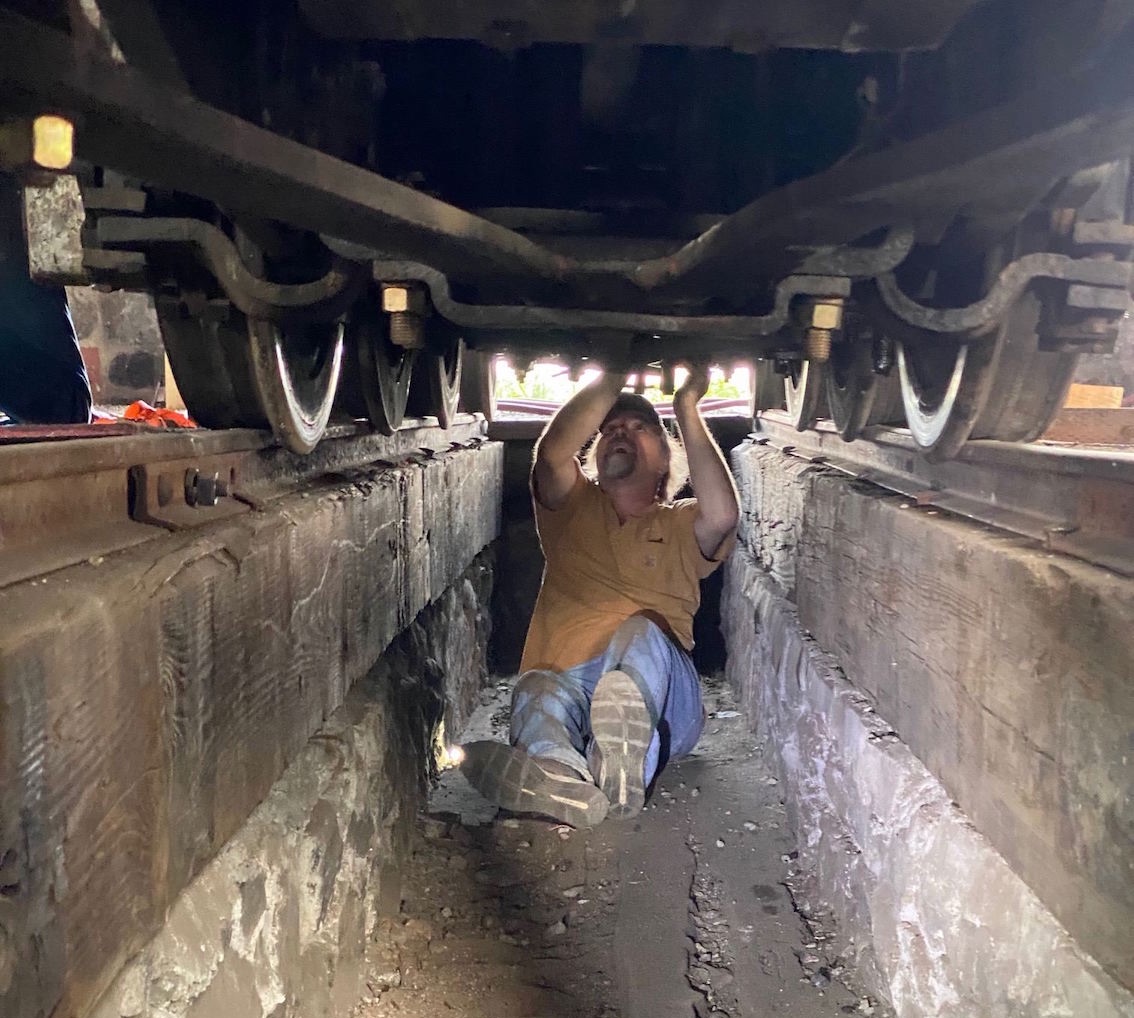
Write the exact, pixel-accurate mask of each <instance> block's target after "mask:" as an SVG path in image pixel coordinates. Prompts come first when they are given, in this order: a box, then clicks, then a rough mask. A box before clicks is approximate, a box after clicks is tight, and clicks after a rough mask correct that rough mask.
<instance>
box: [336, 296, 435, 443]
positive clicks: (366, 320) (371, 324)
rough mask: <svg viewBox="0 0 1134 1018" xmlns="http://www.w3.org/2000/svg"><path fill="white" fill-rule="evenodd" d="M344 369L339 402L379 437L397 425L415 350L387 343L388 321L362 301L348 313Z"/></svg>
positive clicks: (403, 406) (401, 414)
mask: <svg viewBox="0 0 1134 1018" xmlns="http://www.w3.org/2000/svg"><path fill="white" fill-rule="evenodd" d="M345 347H346V348H345V352H344V355H343V356H344V357H345V358H346V366H345V367H344V370H343V375H342V379H341V380H340V382H339V401H340V403H341V404H342V405H343V407H344V408H345V409H346V410H347V411H349V412H350V414H351V415H352V416H355V417H365V418H367V420H369V421H370V423H371V425H372V426H373V427H374V429H375V430H376V431H378V432H380V433H381V434H383V435H392V434H393V433H394V432H395V431H397V430H398V428H399V427H400V426H401V423H402V420H403V419H404V417H405V414H406V404H407V401H408V400H409V390H410V380H411V378H412V377H413V365H414V360H415V359H416V354H417V351H416V350H410V349H406V348H405V347H401V346H397V345H396V344H395V343H393V342H391V340H390V327H389V319H388V318H387V316H386V315H384V314H381V313H380V312H378V311H377V310H376V309H375V308H373V307H372V306H370V305H369V304H367V303H365V302H360V303H359V305H358V306H357V307H356V308H355V310H354V312H352V314H351V316H350V318H349V320H348V322H347V327H346V335H345Z"/></svg>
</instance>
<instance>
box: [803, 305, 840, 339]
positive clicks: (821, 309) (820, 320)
mask: <svg viewBox="0 0 1134 1018" xmlns="http://www.w3.org/2000/svg"><path fill="white" fill-rule="evenodd" d="M810 312H811V313H810V316H809V320H808V322H807V324H808V326H809V327H810V328H813V329H825V330H827V331H828V332H831V331H833V330H834V329H839V328H842V325H843V301H842V298H841V297H831V298H827V299H825V300H821V301H816V302H815V303H814V304H812V305H811V308H810Z"/></svg>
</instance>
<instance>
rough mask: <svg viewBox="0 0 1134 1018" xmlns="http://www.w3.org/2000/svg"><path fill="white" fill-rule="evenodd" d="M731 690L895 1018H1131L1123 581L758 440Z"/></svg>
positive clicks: (1131, 869) (743, 472)
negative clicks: (766, 749) (770, 758)
mask: <svg viewBox="0 0 1134 1018" xmlns="http://www.w3.org/2000/svg"><path fill="white" fill-rule="evenodd" d="M732 462H733V467H734V471H735V473H736V475H737V479H738V483H739V485H740V488H741V493H742V501H743V505H744V519H743V524H742V534H741V543H740V546H739V547H738V549H737V552H736V554H735V555H734V556H733V558H732V560H731V561H730V563H729V565H728V566H727V570H728V572H727V577H726V586H725V606H724V610H723V615H724V618H725V626H726V637H727V641H728V645H729V663H728V677H729V680H730V682H731V684H732V685H733V686H734V687H735V688H736V689H737V690H738V691H739V693H740V695H741V697H742V699H743V701H744V702H745V703H746V705H747V707H748V710H749V714H750V716H751V717H752V718H753V719H754V723H755V724H756V725H757V728H758V733H759V735H760V737H761V738H762V739H764V740H765V741H766V742H767V744H768V745H769V746H770V747H772V750H773V755H774V756H775V758H776V760H777V762H778V765H779V768H780V770H781V776H782V779H783V787H784V789H785V798H786V803H787V806H788V811H789V817H790V820H791V824H792V826H793V829H794V833H795V835H796V837H797V839H798V843H799V846H800V860H799V865H800V867H801V869H802V870H803V871H804V873H806V874H807V875H808V880H809V885H810V890H809V892H808V893H806V894H804V895H802V896H801V900H800V902H799V903H800V905H801V907H802V908H803V909H805V910H811V911H813V912H816V913H818V914H825V915H827V916H829V917H831V918H833V920H834V923H835V926H836V928H837V938H836V943H837V945H838V948H839V950H840V951H841V953H842V954H843V955H845V956H847V957H848V958H850V959H851V960H852V961H853V963H854V964H855V965H856V966H857V967H858V969H859V971H860V973H861V976H862V978H863V979H864V981H865V982H866V984H867V987H868V989H870V990H872V991H873V992H875V993H877V994H878V995H879V996H881V997H883V998H886V999H889V1000H890V1001H891V1002H892V1003H893V1005H894V1007H895V1010H896V1011H897V1013H898V1015H899V1016H901V1018H934V1016H942V1018H944V1016H948V1018H967V1016H972V1018H1008V1016H1024V1015H1027V1016H1033V1015H1034V1016H1067V1018H1071V1016H1073V1018H1104V1016H1106V1018H1111V1016H1115V1015H1127V1016H1129V1015H1134V997H1132V996H1131V993H1130V984H1131V978H1132V976H1131V973H1132V969H1131V967H1130V964H1129V962H1130V959H1131V957H1134V940H1132V937H1134V933H1132V931H1134V853H1132V851H1131V832H1132V830H1134V809H1132V803H1131V798H1130V792H1131V788H1134V753H1132V752H1131V750H1132V748H1134V747H1132V746H1131V743H1130V739H1131V732H1132V731H1134V687H1132V686H1131V683H1130V675H1131V671H1130V661H1131V654H1130V651H1131V646H1132V643H1131V640H1132V639H1134V637H1132V635H1131V630H1130V620H1131V619H1132V618H1134V583H1132V582H1131V581H1129V580H1125V579H1122V578H1119V577H1116V576H1113V575H1111V574H1108V573H1106V572H1104V571H1102V570H1097V569H1093V568H1091V567H1089V566H1086V565H1083V564H1082V563H1078V562H1075V561H1072V560H1069V559H1066V558H1062V557H1060V556H1055V555H1051V554H1047V553H1044V552H1042V551H1040V550H1037V549H1035V548H1034V547H1032V546H1030V545H1029V544H1028V543H1027V542H1024V541H1021V540H1016V539H1014V538H1011V537H1008V536H1006V535H1004V534H1002V533H999V532H994V531H991V530H989V529H987V528H983V527H979V526H977V525H974V524H971V523H968V522H966V521H961V520H958V519H955V518H950V517H947V516H945V515H943V514H941V513H939V512H937V511H935V510H929V511H927V510H924V509H917V508H916V507H912V506H909V505H908V504H907V503H905V502H904V501H903V500H902V499H900V498H897V497H894V496H890V495H887V494H884V493H882V492H881V491H879V490H878V489H875V488H873V487H871V486H869V485H864V484H861V483H858V482H855V481H852V480H850V479H848V478H846V477H845V476H842V475H839V474H837V473H835V472H834V471H830V470H826V469H824V468H822V467H815V466H812V465H810V464H808V463H805V462H803V461H800V460H797V459H793V458H791V457H790V456H787V455H784V454H783V453H780V452H778V451H775V450H771V449H767V448H762V447H759V446H755V445H746V446H742V447H741V448H739V449H738V450H737V451H736V452H735V453H734V454H733V457H732Z"/></svg>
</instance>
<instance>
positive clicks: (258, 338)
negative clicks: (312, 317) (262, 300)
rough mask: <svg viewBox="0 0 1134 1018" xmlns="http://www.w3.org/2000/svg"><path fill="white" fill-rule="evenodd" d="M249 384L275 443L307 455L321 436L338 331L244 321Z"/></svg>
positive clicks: (336, 368)
mask: <svg viewBox="0 0 1134 1018" xmlns="http://www.w3.org/2000/svg"><path fill="white" fill-rule="evenodd" d="M248 349H249V352H250V355H251V357H250V360H251V366H252V380H253V383H254V385H255V387H256V395H257V397H258V399H259V403H260V406H261V408H262V409H263V411H264V415H265V417H266V418H267V420H268V424H269V425H270V426H271V429H272V432H273V434H275V436H276V439H277V440H278V441H279V442H280V443H281V444H282V445H284V446H286V447H287V448H288V449H290V450H291V451H292V452H295V453H300V454H304V453H309V452H310V451H311V450H312V449H314V448H315V446H316V445H318V444H319V439H321V438H322V437H323V433H324V432H325V431H326V430H327V421H328V420H329V419H330V416H331V408H332V406H333V405H334V401H335V391H336V389H337V388H338V384H339V374H340V372H341V370H342V361H343V325H342V323H340V322H331V323H325V324H318V325H294V324H291V325H280V324H278V323H276V322H269V321H265V320H263V319H256V318H250V319H248Z"/></svg>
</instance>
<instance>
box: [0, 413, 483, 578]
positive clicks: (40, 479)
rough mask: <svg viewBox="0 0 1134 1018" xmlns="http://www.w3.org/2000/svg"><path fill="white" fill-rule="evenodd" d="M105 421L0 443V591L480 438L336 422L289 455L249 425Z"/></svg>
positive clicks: (453, 431)
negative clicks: (127, 425) (211, 494)
mask: <svg viewBox="0 0 1134 1018" xmlns="http://www.w3.org/2000/svg"><path fill="white" fill-rule="evenodd" d="M112 428H113V426H111V425H99V426H89V427H88V429H87V432H86V433H87V434H91V435H95V436H98V437H92V438H89V439H85V440H72V441H65V440H60V441H56V442H52V443H50V444H49V445H43V444H23V443H21V444H14V445H9V446H4V445H0V588H3V587H5V586H7V585H9V584H12V583H16V582H18V581H20V580H24V579H27V578H29V577H34V576H40V575H44V574H47V573H50V572H53V571H54V570H57V569H60V568H63V567H64V566H68V565H72V564H74V563H77V562H82V561H85V560H91V559H101V558H103V557H105V556H106V555H109V554H111V553H113V552H115V551H120V550H122V549H124V548H129V547H132V546H134V545H138V544H143V543H145V542H147V541H152V540H154V539H156V538H158V537H160V536H161V535H162V534H163V533H164V532H165V531H167V530H177V529H187V528H192V527H194V526H200V525H204V524H209V523H213V522H216V521H218V520H221V519H225V518H228V517H232V516H238V515H241V514H243V513H245V512H248V511H249V509H250V508H255V509H259V508H262V507H263V506H265V505H267V504H269V503H270V502H272V501H273V500H275V499H277V498H280V497H282V496H284V495H286V494H288V493H290V492H293V491H295V490H296V489H297V488H298V487H300V486H302V485H303V484H305V483H309V482H312V481H314V480H316V479H318V478H320V477H325V476H327V475H329V474H336V473H341V472H343V471H346V470H351V469H354V468H357V467H359V466H361V465H365V464H373V463H376V462H384V463H398V462H403V461H405V460H406V459H408V458H413V457H415V456H430V455H435V454H436V453H439V452H442V451H444V450H446V449H449V448H450V447H452V446H454V445H463V444H466V443H470V442H477V441H481V440H483V438H484V434H485V424H484V421H483V420H482V419H480V418H477V417H474V416H472V415H468V414H466V415H462V417H460V418H459V419H458V420H457V422H456V423H454V425H453V426H452V427H451V428H449V429H448V430H445V431H443V430H441V429H440V428H438V427H436V425H435V424H433V423H432V422H431V421H429V420H428V419H425V420H421V419H419V420H410V421H407V422H406V424H405V426H404V427H402V428H401V429H400V430H399V431H398V432H397V433H396V434H394V435H392V436H389V437H386V436H384V435H377V434H374V433H372V432H370V431H369V430H367V429H364V428H361V427H356V426H352V425H336V426H334V427H333V428H332V429H331V431H330V433H329V434H328V437H327V439H325V440H324V441H323V442H322V444H320V445H319V446H318V448H317V449H316V450H315V451H314V452H313V453H312V454H310V455H308V456H296V455H293V454H292V453H289V452H287V451H286V450H284V449H282V448H280V447H279V446H277V445H275V444H274V443H273V442H272V440H271V438H270V436H268V435H267V434H265V433H263V432H258V431H240V430H233V431H205V430H200V431H180V432H159V433H154V432H152V431H151V432H149V433H145V434H142V433H138V432H136V431H135V432H133V433H131V434H127V435H122V434H112V435H105V434H104V429H106V430H111V429H112ZM69 430H71V429H69ZM115 430H116V429H115ZM191 470H193V471H196V472H197V474H198V475H200V476H203V477H204V478H205V479H206V486H207V483H208V481H209V480H211V478H212V477H213V475H214V474H215V475H217V477H218V481H219V483H220V487H221V488H222V489H223V491H218V492H217V496H218V497H217V498H216V500H215V501H213V500H212V499H211V498H208V497H200V495H199V494H197V493H196V492H199V491H200V490H201V489H200V488H199V487H198V485H197V484H195V483H190V482H189V481H187V479H186V474H187V472H189V471H191ZM222 474H223V477H221V475H222ZM191 503H192V504H191ZM210 503H211V504H210Z"/></svg>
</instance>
